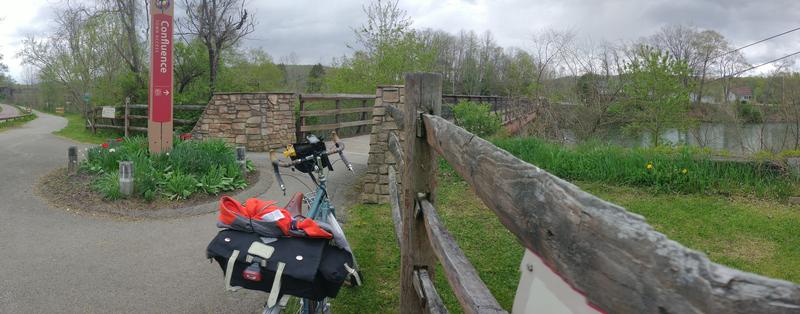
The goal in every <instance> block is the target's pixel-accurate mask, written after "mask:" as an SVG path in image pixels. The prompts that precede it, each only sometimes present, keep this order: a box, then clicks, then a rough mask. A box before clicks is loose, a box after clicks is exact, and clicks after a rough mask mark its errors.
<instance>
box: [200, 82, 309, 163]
mask: <svg viewBox="0 0 800 314" xmlns="http://www.w3.org/2000/svg"><path fill="white" fill-rule="evenodd" d="M296 99H297V97H296V96H295V94H292V93H217V94H214V97H212V98H211V101H209V103H208V106H207V107H206V109H205V111H203V115H202V116H201V117H200V119H199V120H198V121H197V124H196V125H195V126H194V129H192V137H193V138H196V139H207V138H219V139H223V140H225V141H226V142H228V143H230V144H232V145H236V146H244V147H246V148H247V150H248V151H251V152H263V151H268V150H269V149H275V148H279V147H284V146H286V144H289V143H292V142H294V140H295V138H294V137H295V120H294V103H295V100H296Z"/></svg>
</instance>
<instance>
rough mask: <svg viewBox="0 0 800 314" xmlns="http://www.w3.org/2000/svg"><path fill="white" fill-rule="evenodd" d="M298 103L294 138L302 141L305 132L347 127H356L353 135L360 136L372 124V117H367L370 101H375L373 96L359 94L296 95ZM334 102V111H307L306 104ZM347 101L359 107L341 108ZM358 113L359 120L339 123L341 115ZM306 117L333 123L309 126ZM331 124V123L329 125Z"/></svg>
mask: <svg viewBox="0 0 800 314" xmlns="http://www.w3.org/2000/svg"><path fill="white" fill-rule="evenodd" d="M298 100H299V101H300V110H299V115H298V117H297V120H296V126H295V129H296V132H297V134H296V137H297V138H298V139H302V138H303V136H304V135H305V134H306V132H309V131H321V130H336V131H337V133H339V129H341V128H348V127H357V129H356V130H355V132H354V133H355V134H361V133H362V132H363V131H364V130H367V128H365V126H368V125H371V124H372V117H371V116H368V114H369V113H371V112H372V104H370V103H369V102H370V101H375V95H361V94H298ZM330 101H332V102H334V109H317V110H308V106H307V104H308V103H312V102H330ZM345 101H348V102H352V101H356V102H358V103H360V106H359V107H350V108H342V103H343V102H345ZM353 113H360V115H359V118H358V119H356V120H353V119H349V120H350V121H340V118H341V117H342V115H346V114H353ZM307 117H320V118H322V117H333V121H324V122H322V123H319V124H312V125H309V124H308V123H307V122H308V121H307V120H308V119H306V118H307ZM330 122H332V123H330Z"/></svg>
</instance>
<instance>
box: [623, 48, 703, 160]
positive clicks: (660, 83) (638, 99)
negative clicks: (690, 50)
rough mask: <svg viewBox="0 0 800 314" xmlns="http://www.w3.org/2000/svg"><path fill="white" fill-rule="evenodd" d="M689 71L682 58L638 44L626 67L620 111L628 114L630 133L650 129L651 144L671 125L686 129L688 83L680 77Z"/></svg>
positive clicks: (687, 119)
mask: <svg viewBox="0 0 800 314" xmlns="http://www.w3.org/2000/svg"><path fill="white" fill-rule="evenodd" d="M689 73H690V69H689V66H688V65H687V63H686V62H685V61H679V60H676V59H675V58H673V57H672V56H671V55H670V54H669V53H667V52H663V51H661V50H656V49H652V48H649V47H641V48H640V50H639V54H638V55H637V57H634V58H633V59H632V60H631V61H630V62H629V63H628V64H626V66H625V72H624V74H623V76H624V79H625V84H624V85H623V91H624V94H625V97H626V99H625V100H624V101H623V102H622V108H621V109H622V111H623V113H624V114H625V115H626V116H627V125H626V126H625V129H626V130H627V131H629V132H636V133H638V132H642V131H644V132H649V133H650V139H651V143H652V145H653V146H658V145H660V144H661V141H660V139H661V135H662V134H663V133H664V132H665V131H666V130H667V129H671V128H677V129H686V128H688V127H690V126H691V125H692V124H693V120H692V119H691V118H690V117H689V115H688V112H689V103H690V101H689V91H690V90H692V86H691V84H689V86H687V85H686V84H684V81H683V78H685V77H687V76H688V75H689Z"/></svg>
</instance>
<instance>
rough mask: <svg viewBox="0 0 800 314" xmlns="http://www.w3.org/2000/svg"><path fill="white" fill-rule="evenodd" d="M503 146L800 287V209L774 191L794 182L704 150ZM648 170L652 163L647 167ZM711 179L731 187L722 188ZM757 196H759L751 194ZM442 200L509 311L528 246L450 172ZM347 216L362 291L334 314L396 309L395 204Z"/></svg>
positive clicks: (698, 244)
mask: <svg viewBox="0 0 800 314" xmlns="http://www.w3.org/2000/svg"><path fill="white" fill-rule="evenodd" d="M498 143H499V144H500V145H501V146H503V147H505V148H506V149H509V151H512V152H513V153H515V154H518V156H521V157H522V158H523V159H528V160H531V159H536V160H537V161H536V162H535V163H536V164H537V165H540V166H542V167H543V168H545V169H548V170H550V169H555V171H559V172H561V173H562V174H566V175H567V176H572V177H573V178H572V179H570V181H573V182H574V183H576V184H577V185H578V186H580V187H581V188H582V189H584V190H586V191H588V192H590V193H593V194H595V195H597V196H598V197H600V198H603V199H605V200H608V201H611V202H614V203H617V204H619V205H622V206H624V207H625V208H627V209H628V210H629V211H631V212H634V213H638V214H641V215H643V216H644V217H645V218H646V219H647V221H648V223H649V224H650V225H652V226H653V227H654V228H655V229H656V230H657V231H659V232H661V233H664V234H666V235H667V236H668V237H669V238H670V239H673V240H676V241H678V242H680V243H681V244H683V245H685V246H687V247H689V248H691V249H694V250H698V251H701V252H703V253H705V254H706V255H708V257H709V258H710V259H711V260H712V261H714V262H716V263H720V264H723V265H727V266H730V267H733V268H737V269H741V270H744V271H748V272H753V273H757V274H761V275H765V276H769V277H773V278H778V279H784V280H788V281H792V282H798V283H800V228H798V226H800V208H798V207H799V206H797V205H794V206H792V205H786V204H784V202H782V200H781V199H780V195H783V194H782V193H784V192H782V191H783V190H781V188H776V187H775V186H772V185H771V184H778V185H786V186H793V185H794V184H796V182H794V181H792V180H790V179H787V178H784V177H782V176H776V175H774V174H771V173H768V172H767V173H762V172H759V171H758V170H753V169H747V168H745V167H740V165H728V164H727V163H722V164H714V163H711V162H709V161H706V160H703V155H702V152H699V151H690V150H686V149H684V150H672V149H663V150H650V151H646V150H630V151H628V150H624V149H621V148H613V147H599V148H594V149H589V148H586V147H582V148H579V149H578V150H576V151H568V150H564V149H561V148H558V147H555V146H551V145H549V144H546V143H542V142H534V144H533V145H532V146H530V147H525V146H524V145H523V144H524V142H523V141H520V140H502V141H498ZM648 163H650V164H652V165H653V166H652V167H651V168H650V169H648V167H647V164H648ZM726 166H732V167H733V169H726V168H725V167H726ZM661 168H663V171H664V172H671V171H676V170H677V171H676V172H677V174H670V173H657V172H655V171H653V170H656V171H658V170H662V169H661ZM580 169H582V170H583V171H579V170H580ZM682 169H687V170H688V169H691V170H689V171H691V172H689V171H687V173H683V171H681V170H682ZM550 171H553V170H550ZM737 175H738V176H740V177H739V178H738V179H736V178H737V177H736V176H737ZM713 176H720V177H721V178H722V179H723V180H730V181H731V182H727V183H720V182H718V181H719V180H716V179H714V177H713ZM575 178H581V179H580V180H576V179H575ZM769 179H772V180H774V181H772V182H770V181H769ZM617 180H618V181H617ZM704 184H705V185H708V186H701V185H704ZM787 188H788V187H787ZM754 194H759V195H762V196H763V197H761V198H753V197H750V196H751V195H754ZM438 195H439V205H438V210H439V213H440V215H441V216H442V219H443V220H444V223H445V225H446V226H447V228H448V229H449V230H450V232H451V233H452V234H453V236H454V237H455V238H456V240H457V241H458V243H459V246H460V247H461V248H462V250H464V252H465V254H466V255H467V257H468V258H469V260H470V261H471V262H472V263H473V265H474V266H475V268H476V269H477V270H478V272H479V274H480V276H481V279H483V281H484V282H485V283H486V285H487V286H488V287H489V289H490V290H491V291H492V293H493V294H494V296H495V297H496V298H497V299H498V301H499V302H500V304H501V305H502V306H503V307H504V308H506V309H507V310H510V309H511V306H512V303H513V297H514V293H515V291H516V286H517V284H518V281H519V273H518V268H519V263H520V261H521V257H522V252H523V248H522V246H520V245H519V244H518V243H517V241H516V240H515V238H514V236H513V235H512V234H511V233H510V232H508V231H507V230H506V229H505V228H504V227H503V226H502V225H501V224H500V222H499V221H498V219H497V218H496V217H495V215H494V214H493V213H492V212H491V211H490V210H489V209H488V208H486V207H485V206H484V205H483V203H482V202H481V201H480V200H478V199H477V197H476V196H475V195H474V193H473V192H472V191H471V190H470V188H469V186H468V185H467V184H466V183H465V182H464V181H462V180H460V179H459V178H457V176H456V175H455V174H454V173H453V172H452V170H451V169H450V168H449V167H447V166H446V165H443V167H442V172H441V173H440V185H439V191H438ZM348 217H349V220H348V223H347V224H346V225H345V228H346V232H347V234H348V238H349V239H350V240H351V243H352V245H353V248H354V251H355V253H356V256H357V258H358V261H359V265H360V266H361V268H362V270H363V272H364V275H365V278H366V280H365V282H366V284H365V286H363V287H360V288H355V289H350V288H345V289H342V292H341V293H340V294H339V297H338V298H337V299H336V300H335V301H334V302H333V308H334V310H335V311H337V312H345V313H349V312H364V313H396V312H399V273H400V262H399V258H400V256H399V254H400V253H399V249H398V247H397V240H396V239H395V236H394V225H393V224H392V220H391V213H390V209H389V206H388V205H360V206H356V207H355V208H353V209H351V210H350V212H349V215H348ZM435 285H436V288H437V290H438V291H439V292H440V294H441V295H442V299H443V300H444V301H445V303H446V305H447V306H448V308H449V309H450V310H451V311H452V312H454V313H459V312H461V311H460V308H459V306H458V302H457V300H456V299H455V297H454V296H453V294H452V292H451V290H450V288H449V285H448V284H447V282H446V280H445V279H444V278H443V273H442V271H441V269H439V270H438V272H437V273H436V281H435Z"/></svg>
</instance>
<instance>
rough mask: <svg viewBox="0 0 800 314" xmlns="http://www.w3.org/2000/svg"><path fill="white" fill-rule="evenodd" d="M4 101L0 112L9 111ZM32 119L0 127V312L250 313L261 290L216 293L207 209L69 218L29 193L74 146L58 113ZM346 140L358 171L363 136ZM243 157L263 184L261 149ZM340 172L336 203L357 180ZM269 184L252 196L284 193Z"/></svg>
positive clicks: (218, 280) (219, 289) (364, 150)
mask: <svg viewBox="0 0 800 314" xmlns="http://www.w3.org/2000/svg"><path fill="white" fill-rule="evenodd" d="M4 107H5V108H4V110H3V113H6V112H7V111H6V110H16V108H14V109H9V108H8V106H5V105H4ZM11 108H13V107H11ZM37 115H38V118H37V119H36V120H34V121H31V122H30V123H27V124H26V125H24V126H21V127H19V128H16V129H13V130H9V131H7V132H3V133H0V178H2V179H0V200H2V203H0V215H1V216H2V217H3V219H1V220H0V256H2V257H0V313H31V312H35V313H39V312H57V313H64V312H67V313H75V312H80V313H131V312H134V313H253V312H257V311H258V310H259V309H260V307H261V304H263V302H264V301H265V294H263V293H260V292H252V291H239V292H236V293H227V292H225V291H224V284H223V281H222V273H221V271H220V269H219V267H218V266H217V265H216V264H209V262H208V261H207V260H206V259H205V247H206V245H207V244H208V241H209V240H210V239H211V238H212V237H213V236H214V235H215V234H216V232H217V228H216V227H215V226H214V220H215V217H216V216H215V214H214V213H211V214H204V215H199V216H192V217H185V218H176V219H162V220H134V221H131V220H130V219H123V218H113V217H100V216H92V215H91V214H76V213H74V211H68V210H66V209H61V208H54V207H52V206H50V205H48V204H46V202H45V201H44V200H42V199H41V198H39V197H38V196H36V195H35V193H34V192H35V191H34V189H35V185H36V182H37V180H38V179H39V178H40V177H42V176H43V175H44V174H46V173H48V172H50V171H52V170H53V169H55V168H58V167H62V166H64V165H65V162H66V151H67V147H69V146H71V145H76V144H75V143H73V142H71V141H69V140H66V139H63V138H60V137H57V136H54V135H52V134H50V133H51V132H52V131H55V130H59V129H61V128H63V127H64V126H66V124H67V121H66V120H65V119H63V118H60V117H56V116H52V115H48V114H43V113H40V112H37ZM347 142H348V150H349V151H351V153H350V154H349V157H350V159H351V161H352V162H353V163H354V164H355V166H356V168H357V170H358V171H357V172H363V171H364V170H365V168H366V167H365V166H366V160H367V154H368V149H369V148H368V147H369V143H368V142H369V137H368V136H362V137H356V138H351V139H348V140H347ZM78 146H79V147H81V148H83V147H86V146H85V145H80V144H78ZM82 157H83V156H81V158H82ZM248 157H250V158H252V159H254V161H255V162H256V164H257V165H258V167H259V168H260V169H261V170H262V173H263V174H264V175H263V176H262V177H266V178H265V179H266V180H270V178H271V177H272V176H271V171H269V169H268V168H267V167H266V160H267V157H266V154H263V153H260V154H256V153H251V154H250V155H249V156H248ZM342 169H343V168H341V167H338V170H340V171H338V172H335V173H334V174H333V175H332V177H331V181H332V184H333V188H332V191H331V193H332V194H333V195H335V196H336V197H335V198H334V201H335V203H337V204H338V206H339V207H340V208H341V207H344V205H347V204H348V203H352V201H350V202H348V200H349V199H348V197H350V196H352V195H353V193H352V192H351V191H352V183H353V182H355V178H357V175H353V174H350V173H348V172H346V171H341V170H342ZM286 181H287V184H288V185H289V188H290V189H298V188H302V186H299V185H298V184H297V183H296V181H295V180H292V179H290V178H287V179H286ZM269 186H270V188H269V189H268V190H267V191H266V192H265V193H263V194H261V196H260V197H262V198H268V199H278V200H286V199H287V198H285V197H283V196H282V195H281V194H280V193H278V192H277V191H276V189H277V187H275V186H274V185H272V184H270V185H269ZM301 190H302V189H301ZM290 192H291V191H290ZM209 206H214V204H210V205H209Z"/></svg>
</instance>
